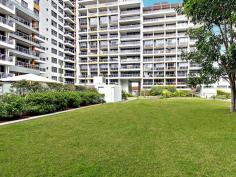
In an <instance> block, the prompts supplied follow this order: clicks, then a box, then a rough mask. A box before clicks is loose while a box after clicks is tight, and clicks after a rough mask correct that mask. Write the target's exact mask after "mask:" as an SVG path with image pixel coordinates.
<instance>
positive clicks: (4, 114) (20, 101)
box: [0, 94, 25, 119]
mask: <svg viewBox="0 0 236 177" xmlns="http://www.w3.org/2000/svg"><path fill="white" fill-rule="evenodd" d="M24 108H25V99H24V97H22V96H19V95H15V94H6V95H4V96H3V97H2V99H1V100H0V118H7V119H13V118H16V117H19V116H21V115H22V114H23V113H24Z"/></svg>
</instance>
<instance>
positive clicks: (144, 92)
mask: <svg viewBox="0 0 236 177" xmlns="http://www.w3.org/2000/svg"><path fill="white" fill-rule="evenodd" d="M140 95H141V96H150V90H141V93H140Z"/></svg>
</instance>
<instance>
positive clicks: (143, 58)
mask: <svg viewBox="0 0 236 177" xmlns="http://www.w3.org/2000/svg"><path fill="white" fill-rule="evenodd" d="M77 3H78V4H77V7H78V13H77V17H76V18H77V20H78V25H77V26H78V30H77V33H78V34H77V57H78V59H77V61H78V65H77V77H78V82H77V84H90V83H92V82H93V77H94V76H104V77H105V78H106V82H107V83H108V84H118V85H121V86H122V89H123V90H126V91H127V92H132V93H137V92H140V90H141V89H149V88H151V87H152V86H154V85H175V86H176V87H178V88H186V87H187V85H186V79H187V76H188V74H190V73H196V72H198V70H199V69H200V66H199V65H197V64H194V63H189V62H186V61H182V60H181V58H180V55H181V53H182V52H183V51H190V50H191V49H193V48H194V44H195V42H194V41H192V40H191V39H189V37H188V36H187V35H186V32H187V29H189V28H190V27H193V25H192V24H191V23H190V22H189V20H188V19H187V18H186V17H185V16H183V15H178V14H177V13H176V11H175V8H176V7H179V6H180V4H167V3H161V4H155V5H154V6H152V7H143V2H142V1H141V0H129V1H128V0H109V1H108V0H106V1H104V0H83V1H77Z"/></svg>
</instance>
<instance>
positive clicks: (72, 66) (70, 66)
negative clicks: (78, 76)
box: [64, 64, 75, 71]
mask: <svg viewBox="0 0 236 177" xmlns="http://www.w3.org/2000/svg"><path fill="white" fill-rule="evenodd" d="M64 69H66V70H73V71H74V70H75V66H74V65H67V64H66V65H65V66H64Z"/></svg>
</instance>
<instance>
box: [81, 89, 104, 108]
mask: <svg viewBox="0 0 236 177" xmlns="http://www.w3.org/2000/svg"><path fill="white" fill-rule="evenodd" d="M78 93H79V94H80V97H81V105H83V106H87V105H92V104H98V103H104V99H103V95H101V94H99V93H97V92H94V91H90V92H78Z"/></svg>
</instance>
